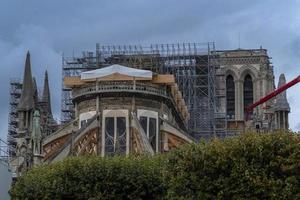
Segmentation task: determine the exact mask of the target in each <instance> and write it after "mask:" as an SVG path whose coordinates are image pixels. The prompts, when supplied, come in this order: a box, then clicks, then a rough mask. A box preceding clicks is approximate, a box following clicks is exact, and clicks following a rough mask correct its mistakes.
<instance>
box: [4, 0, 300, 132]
mask: <svg viewBox="0 0 300 200" xmlns="http://www.w3.org/2000/svg"><path fill="white" fill-rule="evenodd" d="M299 8H300V1H292V0H290V1H288V3H286V1H275V0H264V1H261V0H252V1H241V0H226V1H225V0H216V1H214V0H207V1H204V0H201V1H199V0H195V1H188V0H187V1H175V0H174V1H170V0H148V1H146V0H107V1H104V0H103V1H100V0H81V1H79V0H64V1H62V0H52V1H38V0H35V1H34V0H26V1H25V0H1V1H0V67H1V70H2V72H1V73H0V80H1V84H0V90H1V99H0V109H1V112H0V118H1V123H0V128H1V133H0V135H1V137H2V138H6V132H7V119H8V100H9V95H8V94H9V78H13V77H19V78H21V77H22V76H23V70H24V61H25V54H26V51H27V50H30V52H31V61H32V71H33V75H34V76H35V77H36V78H37V82H38V85H39V87H40V88H41V87H42V82H43V76H44V71H45V69H48V71H49V81H50V87H51V92H52V97H51V98H52V107H53V111H54V114H55V117H56V118H58V117H59V116H60V100H61V99H60V91H61V55H62V53H63V52H64V54H65V55H72V54H73V52H75V54H80V53H81V51H83V50H94V49H95V44H96V43H97V42H99V43H101V44H150V43H177V42H208V41H213V42H215V44H216V47H217V49H236V48H238V47H239V35H240V47H241V48H245V49H246V48H259V47H260V46H261V45H262V46H263V48H266V49H268V53H269V55H270V56H271V57H272V62H273V65H274V70H275V75H276V85H277V80H278V76H279V74H280V73H285V74H286V78H287V80H291V79H292V78H294V77H296V75H300V12H299ZM287 95H288V100H289V102H290V105H291V114H290V125H291V128H292V129H293V130H300V117H299V116H300V106H299V102H300V85H298V86H295V87H293V88H292V89H290V90H288V92H287ZM297 104H298V105H297Z"/></svg>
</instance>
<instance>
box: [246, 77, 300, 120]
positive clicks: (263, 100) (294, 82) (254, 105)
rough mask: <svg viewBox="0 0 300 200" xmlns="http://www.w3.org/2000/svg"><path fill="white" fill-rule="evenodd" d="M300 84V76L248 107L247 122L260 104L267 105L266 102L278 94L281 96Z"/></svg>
mask: <svg viewBox="0 0 300 200" xmlns="http://www.w3.org/2000/svg"><path fill="white" fill-rule="evenodd" d="M299 82H300V76H298V77H297V78H295V79H293V80H292V81H290V82H288V83H286V84H284V85H283V86H281V87H279V88H277V89H276V90H274V91H273V92H271V93H270V94H268V95H267V96H265V97H263V98H261V99H260V100H258V101H256V102H254V103H253V104H251V105H249V106H247V108H246V109H245V111H246V120H248V116H249V113H250V112H251V111H252V110H253V109H254V108H255V107H256V106H259V105H260V104H263V103H265V102H266V101H268V100H270V99H271V98H273V97H275V96H277V95H278V94H280V93H281V92H283V91H285V90H287V89H288V88H290V87H292V86H293V85H295V84H297V83H299Z"/></svg>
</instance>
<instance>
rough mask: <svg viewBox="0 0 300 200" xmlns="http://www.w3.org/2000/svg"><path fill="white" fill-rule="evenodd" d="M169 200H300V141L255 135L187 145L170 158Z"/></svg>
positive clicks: (167, 170)
mask: <svg viewBox="0 0 300 200" xmlns="http://www.w3.org/2000/svg"><path fill="white" fill-rule="evenodd" d="M164 174H165V180H166V181H168V183H169V184H168V185H169V189H168V194H167V195H168V196H167V197H168V199H300V136H298V135H295V134H293V133H280V132H277V133H274V134H256V133H248V134H245V135H242V136H239V137H233V138H228V139H225V140H224V141H220V140H217V139H216V140H213V141H212V142H210V143H201V144H199V145H190V146H185V147H184V148H181V149H178V150H176V151H174V152H172V153H170V155H168V157H167V161H166V166H165V173H164Z"/></svg>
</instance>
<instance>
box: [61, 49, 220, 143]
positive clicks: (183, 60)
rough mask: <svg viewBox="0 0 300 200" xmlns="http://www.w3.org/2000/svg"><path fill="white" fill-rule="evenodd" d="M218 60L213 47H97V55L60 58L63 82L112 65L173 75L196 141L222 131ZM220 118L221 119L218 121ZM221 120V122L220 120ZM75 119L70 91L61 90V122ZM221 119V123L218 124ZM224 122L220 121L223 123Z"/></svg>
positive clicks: (190, 130)
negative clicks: (217, 104)
mask: <svg viewBox="0 0 300 200" xmlns="http://www.w3.org/2000/svg"><path fill="white" fill-rule="evenodd" d="M217 60H218V58H217V55H216V53H215V46H214V43H181V44H155V45H149V46H141V45H123V46H122V45H113V46H100V45H99V44H97V45H96V52H95V53H94V52H83V54H82V56H80V57H68V58H67V57H64V56H63V58H62V78H64V77H68V76H79V75H80V73H81V72H83V71H88V70H93V69H98V68H102V67H105V66H109V65H112V64H121V65H125V66H128V67H134V68H139V69H147V70H151V71H153V72H156V73H162V74H174V75H175V78H176V82H177V84H178V86H179V88H180V90H181V91H182V93H183V97H184V100H185V102H186V104H187V106H188V110H189V112H190V120H189V121H188V124H187V128H188V130H189V133H190V134H191V135H193V136H194V137H195V138H196V139H199V138H206V139H207V138H211V137H213V136H218V135H219V134H220V133H221V132H222V131H223V132H224V131H225V129H224V130H223V128H220V127H225V126H224V125H221V126H220V125H218V127H216V124H220V123H223V122H225V114H222V113H218V109H217V108H216V102H217V101H218V100H217V98H218V97H217V96H216V88H215V76H216V75H215V70H216V68H217V67H218V62H217ZM220 116H221V117H220ZM223 116H224V119H223V118H222V117H223ZM73 117H74V107H73V104H72V100H71V93H70V89H69V88H66V87H64V86H63V87H62V109H61V121H62V122H63V123H64V122H68V121H70V120H71V119H72V118H73ZM220 119H221V120H220ZM222 120H223V121H222Z"/></svg>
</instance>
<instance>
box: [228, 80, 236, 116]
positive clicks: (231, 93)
mask: <svg viewBox="0 0 300 200" xmlns="http://www.w3.org/2000/svg"><path fill="white" fill-rule="evenodd" d="M226 112H227V118H228V119H234V118H235V116H234V115H235V86H234V79H233V77H232V76H231V75H228V76H227V77H226Z"/></svg>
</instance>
